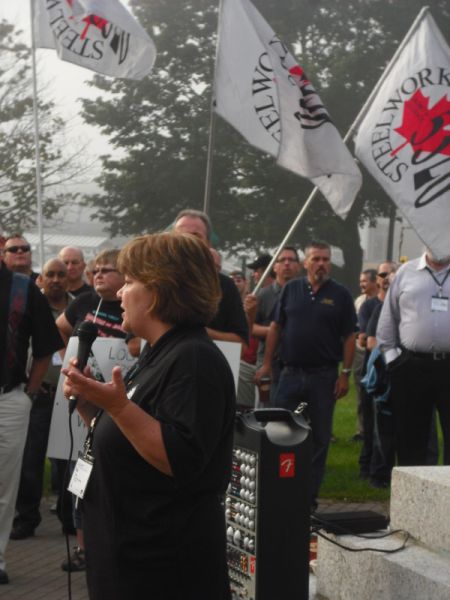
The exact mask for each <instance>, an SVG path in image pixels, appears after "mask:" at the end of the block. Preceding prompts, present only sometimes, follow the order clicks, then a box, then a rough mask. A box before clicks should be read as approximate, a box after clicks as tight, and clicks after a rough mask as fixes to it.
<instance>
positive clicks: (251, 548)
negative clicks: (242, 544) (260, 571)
mask: <svg viewBox="0 0 450 600" xmlns="http://www.w3.org/2000/svg"><path fill="white" fill-rule="evenodd" d="M247 548H248V550H249V552H254V551H255V540H253V539H252V538H250V540H249V542H248V546H247Z"/></svg>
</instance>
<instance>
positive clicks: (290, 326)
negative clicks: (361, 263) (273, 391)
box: [274, 277, 356, 367]
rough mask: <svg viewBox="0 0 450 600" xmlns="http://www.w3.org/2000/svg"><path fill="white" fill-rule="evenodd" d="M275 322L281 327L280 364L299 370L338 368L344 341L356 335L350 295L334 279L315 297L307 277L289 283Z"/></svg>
mask: <svg viewBox="0 0 450 600" xmlns="http://www.w3.org/2000/svg"><path fill="white" fill-rule="evenodd" d="M274 320H275V321H276V322H277V323H278V325H280V327H281V346H280V355H281V360H282V361H283V364H285V365H289V366H296V367H297V366H298V367H322V366H335V365H337V364H338V363H339V362H340V361H341V360H342V348H343V341H344V339H345V338H347V337H348V336H349V335H350V334H351V333H353V332H355V331H356V313H355V307H354V305H353V300H352V297H351V295H350V292H349V291H348V290H347V289H346V288H345V287H344V286H343V285H341V284H339V283H337V282H336V281H334V280H333V279H329V280H327V281H325V283H323V284H322V285H321V286H320V288H319V289H318V290H317V292H316V293H315V294H314V293H313V291H312V287H311V285H310V283H309V281H308V279H307V278H306V277H302V278H301V279H293V280H292V281H288V282H287V283H286V285H285V286H284V287H283V291H282V292H281V296H280V300H279V302H278V305H277V308H276V311H275V319H274Z"/></svg>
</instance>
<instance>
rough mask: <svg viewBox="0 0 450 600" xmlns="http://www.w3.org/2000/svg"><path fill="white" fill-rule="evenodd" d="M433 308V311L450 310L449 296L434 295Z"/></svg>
mask: <svg viewBox="0 0 450 600" xmlns="http://www.w3.org/2000/svg"><path fill="white" fill-rule="evenodd" d="M431 310H432V311H433V312H448V298H446V297H445V296H443V297H442V298H440V297H439V296H432V298H431Z"/></svg>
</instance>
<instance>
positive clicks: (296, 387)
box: [257, 241, 356, 510]
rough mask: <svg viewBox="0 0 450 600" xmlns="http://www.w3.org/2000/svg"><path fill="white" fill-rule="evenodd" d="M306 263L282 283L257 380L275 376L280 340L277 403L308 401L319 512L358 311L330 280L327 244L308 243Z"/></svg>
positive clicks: (313, 492) (346, 384)
mask: <svg viewBox="0 0 450 600" xmlns="http://www.w3.org/2000/svg"><path fill="white" fill-rule="evenodd" d="M304 267H305V269H306V277H302V278H301V279H292V280H291V281H288V282H287V283H286V285H285V286H284V287H283V290H282V292H281V296H280V300H279V302H278V305H277V308H276V310H275V317H274V320H273V321H272V323H271V324H270V329H269V333H268V335H267V339H266V352H265V355H264V362H263V366H262V367H261V369H260V370H259V371H258V373H257V380H260V379H261V377H262V376H264V375H270V372H271V364H272V358H273V353H274V350H275V348H276V346H277V344H278V341H279V340H280V357H281V361H282V364H283V369H282V371H281V376H280V381H279V384H278V389H277V393H276V396H275V406H278V407H282V408H287V409H289V410H295V408H296V407H297V406H298V404H299V403H300V402H302V401H305V402H307V404H308V415H309V417H310V419H311V428H312V439H313V464H312V466H313V475H312V486H311V488H312V489H311V509H312V510H315V509H316V507H317V496H318V493H319V488H320V485H321V483H322V480H323V477H324V474H325V463H326V458H327V453H328V446H329V443H330V439H331V427H332V422H333V411H334V405H335V402H336V400H338V399H339V398H342V397H343V396H345V395H346V394H347V392H348V387H349V382H348V379H349V375H350V373H351V368H352V362H353V355H354V352H355V330H356V313H355V308H354V305H353V300H352V297H351V295H350V292H349V291H348V290H347V289H346V288H344V287H343V286H342V285H340V284H339V283H337V282H336V281H334V280H333V279H330V271H331V249H330V246H329V245H328V244H327V243H325V242H319V241H313V242H311V243H310V244H308V246H307V247H306V248H305V261H304ZM341 361H342V368H341V372H340V373H339V374H338V366H339V363H340V362H341Z"/></svg>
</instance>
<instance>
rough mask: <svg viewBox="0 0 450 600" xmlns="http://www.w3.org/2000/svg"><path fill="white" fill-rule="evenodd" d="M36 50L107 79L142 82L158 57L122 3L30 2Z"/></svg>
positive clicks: (115, 0)
mask: <svg viewBox="0 0 450 600" xmlns="http://www.w3.org/2000/svg"><path fill="white" fill-rule="evenodd" d="M32 2H34V31H35V38H36V46H37V47H38V48H51V49H55V50H56V51H57V53H58V56H59V58H60V59H61V60H65V61H68V62H71V63H74V64H76V65H79V66H81V67H85V68H86V69H91V70H92V71H96V72H97V73H101V74H103V75H110V76H111V77H122V78H126V79H142V78H143V77H145V76H146V75H148V74H149V73H150V71H151V69H152V67H153V64H154V62H155V58H156V50H155V45H154V43H153V41H152V39H151V38H150V37H149V35H148V34H147V32H146V31H145V30H144V29H143V28H142V27H141V25H140V24H139V23H138V22H137V21H136V20H135V19H134V17H133V16H132V15H131V14H130V13H129V12H128V10H127V9H126V8H125V7H124V6H123V5H122V4H121V3H120V2H119V0H32Z"/></svg>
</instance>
